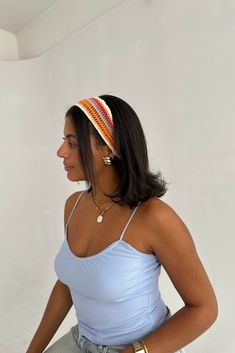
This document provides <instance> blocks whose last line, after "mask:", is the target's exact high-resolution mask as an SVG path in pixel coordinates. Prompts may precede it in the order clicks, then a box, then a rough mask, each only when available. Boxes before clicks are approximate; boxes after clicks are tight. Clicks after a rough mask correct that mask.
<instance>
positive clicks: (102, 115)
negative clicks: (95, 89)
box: [75, 97, 117, 155]
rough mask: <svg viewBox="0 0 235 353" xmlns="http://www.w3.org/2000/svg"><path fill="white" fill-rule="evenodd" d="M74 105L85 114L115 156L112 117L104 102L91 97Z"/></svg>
mask: <svg viewBox="0 0 235 353" xmlns="http://www.w3.org/2000/svg"><path fill="white" fill-rule="evenodd" d="M75 105H76V106H78V107H79V108H80V109H81V110H82V111H83V112H84V113H85V115H86V116H87V117H88V119H89V120H90V121H91V122H92V124H93V125H94V127H95V128H96V130H97V131H98V132H99V134H100V135H101V137H102V138H103V140H104V141H105V143H106V144H107V145H108V146H109V147H110V149H111V150H112V152H113V154H114V155H117V153H116V152H115V148H114V145H115V143H114V124H113V117H112V113H111V111H110V109H109V107H108V106H107V104H106V102H105V101H104V100H103V99H101V98H99V97H93V98H88V99H82V100H80V101H79V102H78V103H76V104H75Z"/></svg>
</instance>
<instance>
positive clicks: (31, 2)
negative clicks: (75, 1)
mask: <svg viewBox="0 0 235 353" xmlns="http://www.w3.org/2000/svg"><path fill="white" fill-rule="evenodd" d="M56 2H58V0H20V1H19V0H18V1H17V0H0V29H4V30H5V31H9V32H13V33H17V32H19V31H20V30H22V29H23V28H24V27H26V26H27V25H28V24H29V23H30V22H32V21H33V20H35V19H36V18H37V17H38V16H40V15H41V14H43V13H44V12H46V11H47V10H48V9H49V8H50V7H51V6H53V5H54V4H55V3H56Z"/></svg>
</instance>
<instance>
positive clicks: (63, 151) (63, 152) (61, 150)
mask: <svg viewBox="0 0 235 353" xmlns="http://www.w3.org/2000/svg"><path fill="white" fill-rule="evenodd" d="M56 154H57V156H58V157H59V158H66V157H68V151H67V150H66V148H65V145H64V143H63V144H62V145H61V146H60V147H59V149H58V150H57V152H56Z"/></svg>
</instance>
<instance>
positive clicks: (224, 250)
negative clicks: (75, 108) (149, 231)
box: [0, 0, 235, 353]
mask: <svg viewBox="0 0 235 353" xmlns="http://www.w3.org/2000/svg"><path fill="white" fill-rule="evenodd" d="M234 15H235V4H234V3H232V2H222V1H215V0H214V1H207V2H206V3H205V2H202V1H199V0H193V1H191V2H188V1H186V0H182V1H181V2H180V4H179V3H176V2H174V1H170V0H168V1H164V2H154V1H146V0H145V1H144V0H127V1H125V2H123V3H122V4H120V6H117V7H115V8H114V9H113V10H112V11H110V12H108V13H107V15H105V16H102V17H100V18H99V19H97V20H95V21H93V22H91V23H90V24H89V25H87V26H85V27H83V28H81V29H80V30H79V31H77V32H74V33H73V34H72V35H71V36H69V37H67V38H66V40H63V41H61V42H60V43H59V44H58V45H57V46H55V47H54V48H53V49H52V50H50V51H48V52H47V53H45V54H44V55H42V56H41V57H40V58H38V59H34V60H32V61H23V62H19V63H15V62H14V63H5V62H4V63H0V77H1V83H2V85H1V87H0V91H1V104H0V111H1V117H2V126H3V129H4V133H3V135H2V138H1V140H0V141H1V148H0V151H1V152H0V153H1V161H2V170H3V172H2V173H1V176H0V188H1V189H0V193H1V197H2V203H1V205H0V215H1V221H2V232H1V238H2V244H3V246H2V247H1V250H0V252H1V253H0V258H1V262H2V263H1V266H0V276H1V281H2V285H3V291H1V294H0V296H1V298H0V299H1V300H0V306H1V307H0V310H1V313H2V319H3V322H4V326H3V327H4V328H3V329H2V330H1V331H2V335H3V339H2V340H1V341H2V343H1V344H2V347H3V349H2V350H3V351H7V352H8V353H13V352H16V351H19V348H20V350H21V351H24V349H25V348H26V346H27V345H28V343H29V340H30V338H31V337H32V335H33V333H34V332H35V329H36V327H37V325H38V323H39V320H40V318H41V316H42V312H43V309H44V307H45V304H46V301H47V299H48V295H49V293H50V290H51V287H52V285H53V283H54V281H55V279H56V277H55V274H54V269H53V261H54V257H55V255H56V253H57V251H58V248H59V246H60V244H61V242H62V239H63V204H64V200H65V198H66V196H67V195H68V194H69V193H70V192H71V191H72V190H74V189H75V188H76V185H70V184H69V183H68V182H67V181H66V178H65V175H64V172H63V168H62V166H61V161H59V160H58V161H57V159H56V156H55V152H56V148H57V146H58V145H59V143H60V137H61V136H62V130H63V116H64V113H65V111H66V109H67V108H68V107H69V106H70V105H71V104H73V102H74V101H76V100H77V99H79V98H82V97H87V96H93V95H98V94H102V93H111V94H116V95H119V96H121V97H123V98H124V99H126V100H127V101H128V102H129V103H130V104H131V105H132V106H133V107H134V109H135V110H136V111H137V113H138V114H139V116H140V119H141V121H142V124H143V127H144V130H145V133H146V137H147V141H148V147H149V154H150V160H151V166H152V169H154V170H156V169H157V168H158V167H160V169H161V170H162V172H163V174H164V175H165V177H166V179H167V180H168V181H169V182H171V185H170V188H169V192H168V194H167V196H166V197H165V198H164V199H165V201H166V202H168V203H169V204H170V205H172V206H173V207H174V208H175V209H176V211H177V212H178V213H179V214H180V216H181V217H182V219H183V220H184V221H185V222H186V224H187V225H188V227H189V229H190V231H191V232H192V235H193V237H194V240H195V243H196V245H197V248H198V251H199V254H200V256H201V259H202V261H203V263H204V265H205V267H206V269H207V271H208V274H209V275H210V278H211V280H212V283H213V285H214V287H215V290H216V293H217V296H218V300H219V306H220V314H219V318H218V320H217V322H216V323H215V324H214V326H213V327H212V328H211V330H209V331H208V332H207V333H206V334H204V335H203V336H201V337H200V338H198V339H197V340H196V341H195V342H193V343H192V344H190V345H189V346H188V347H187V352H188V353H199V352H200V353H201V352H213V353H224V352H226V353H234V350H235V343H234V341H233V327H234V316H235V310H234V308H233V298H234V294H235V289H234V285H233V278H234V265H235V260H234V256H233V248H234V240H233V233H234V227H235V220H234V217H233V213H234V207H233V199H234V195H235V193H234V191H235V190H234V174H235V168H234V162H233V160H234V147H235V146H234V139H233V135H234V117H233V113H234V98H233V91H234V88H235V87H234V82H235V81H234V75H235V74H234V70H233V57H234V54H235V47H234V46H235V41H234V23H233V18H234ZM78 43H79V45H78ZM163 275H164V274H163ZM161 286H162V291H163V296H164V299H165V301H166V302H167V303H168V304H169V305H170V306H171V308H172V309H173V311H174V310H177V309H178V308H179V307H180V305H181V300H180V298H179V297H178V296H177V294H176V292H175V291H174V289H173V288H172V286H171V285H170V284H169V281H167V278H166V276H163V279H162V282H161ZM202 290H203V289H202ZM12 317H13V320H12ZM74 323H75V315H74V312H73V311H71V314H70V316H69V317H68V319H66V321H65V322H64V323H63V324H62V326H61V328H60V329H59V331H58V332H57V334H56V335H55V337H54V339H53V341H54V340H55V339H57V338H58V337H60V335H61V334H62V333H64V332H65V331H66V330H67V329H68V328H69V327H70V326H71V325H72V324H74ZM12 335H14V340H13V341H12ZM53 341H52V342H53Z"/></svg>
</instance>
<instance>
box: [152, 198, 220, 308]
mask: <svg viewBox="0 0 235 353" xmlns="http://www.w3.org/2000/svg"><path fill="white" fill-rule="evenodd" d="M154 201H155V202H153V203H152V205H151V207H150V208H149V217H150V218H149V219H151V221H150V223H149V224H151V225H152V226H151V228H152V229H151V234H152V236H151V247H152V250H153V252H154V253H155V255H156V257H157V258H158V260H159V261H160V263H161V264H162V266H163V267H164V269H165V270H166V272H167V274H168V276H169V277H170V279H171V281H172V283H173V285H174V287H175V288H176V290H177V291H178V293H179V295H180V296H181V298H182V300H183V301H184V303H185V304H186V305H189V306H202V305H208V304H210V305H212V304H213V303H214V305H215V306H216V298H215V294H214V290H213V288H212V286H211V283H210V280H209V278H208V276H207V274H206V271H205V269H204V267H203V265H202V263H201V260H200V258H199V256H198V254H197V251H196V247H195V245H194V242H193V239H192V237H191V234H190V232H189V230H188V228H187V227H186V225H185V224H184V222H183V221H182V220H181V218H180V217H179V216H178V215H177V214H176V212H175V211H174V210H173V209H172V208H171V207H170V206H168V205H167V204H166V203H164V202H162V201H160V200H154Z"/></svg>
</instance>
